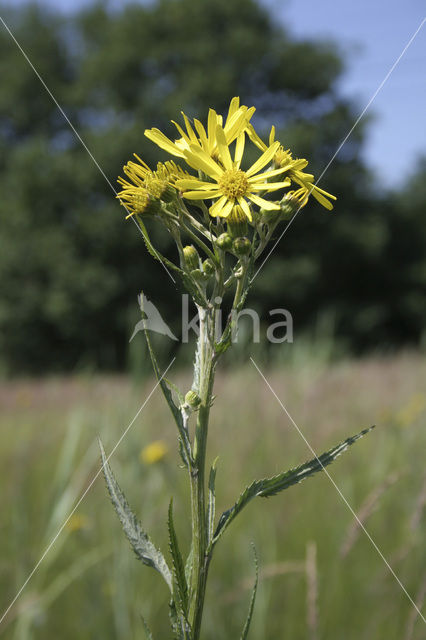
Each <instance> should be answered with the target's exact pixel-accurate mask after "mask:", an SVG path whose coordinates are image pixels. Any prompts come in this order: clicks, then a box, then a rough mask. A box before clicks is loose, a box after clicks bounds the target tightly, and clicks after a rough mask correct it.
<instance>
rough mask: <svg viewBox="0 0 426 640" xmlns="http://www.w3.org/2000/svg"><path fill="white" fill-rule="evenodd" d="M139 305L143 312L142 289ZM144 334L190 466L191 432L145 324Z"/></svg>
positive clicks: (184, 456)
mask: <svg viewBox="0 0 426 640" xmlns="http://www.w3.org/2000/svg"><path fill="white" fill-rule="evenodd" d="M139 306H140V309H141V311H142V313H143V312H144V308H143V291H141V293H140V296H139ZM144 334H145V340H146V344H147V346H148V351H149V356H150V358H151V363H152V368H153V369H154V373H155V377H156V378H157V380H158V381H159V385H160V388H161V391H162V392H163V395H164V397H165V399H166V402H167V404H168V405H169V408H170V411H171V413H172V415H173V418H174V420H175V422H176V426H177V428H178V431H179V444H180V446H179V452H180V455H181V458H182V460H183V463H184V465H185V466H186V467H188V468H190V466H191V465H192V462H193V459H192V449H191V443H190V440H189V434H188V431H187V429H186V427H185V424H184V421H183V416H182V413H181V411H180V409H179V407H178V406H177V405H176V404H175V402H174V400H173V396H172V392H171V391H170V389H169V386H168V385H169V384H170V383H168V382H167V381H166V380H165V379H164V378H162V377H161V372H160V368H159V366H158V363H157V358H156V356H155V353H154V349H153V347H152V343H151V338H150V337H149V332H148V331H147V330H146V328H145V325H144ZM173 388H174V390H175V391H176V390H177V387H173ZM180 396H182V394H181V393H180V392H178V397H180Z"/></svg>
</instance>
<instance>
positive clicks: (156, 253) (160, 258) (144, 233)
mask: <svg viewBox="0 0 426 640" xmlns="http://www.w3.org/2000/svg"><path fill="white" fill-rule="evenodd" d="M138 224H139V228H140V230H141V233H142V236H143V239H144V242H145V246H146V248H147V250H148V253H150V254H151V256H152V257H153V258H155V259H156V260H158V261H159V262H163V263H164V264H166V265H167V266H168V267H170V269H173V271H176V272H177V273H179V274H182V273H183V271H182V269H180V268H179V267H177V266H176V265H175V264H174V263H173V262H171V261H170V260H168V259H167V258H166V257H165V256H163V255H162V254H161V253H159V251H157V249H155V247H154V245H153V244H152V242H151V240H150V239H149V235H148V231H147V230H146V227H145V225H144V223H143V222H142V219H141V217H140V216H138Z"/></svg>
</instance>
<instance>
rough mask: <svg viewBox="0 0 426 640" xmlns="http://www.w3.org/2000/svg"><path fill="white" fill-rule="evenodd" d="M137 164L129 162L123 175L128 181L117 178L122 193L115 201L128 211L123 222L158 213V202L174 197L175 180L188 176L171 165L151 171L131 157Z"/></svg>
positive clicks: (167, 163) (177, 167)
mask: <svg viewBox="0 0 426 640" xmlns="http://www.w3.org/2000/svg"><path fill="white" fill-rule="evenodd" d="M134 156H135V158H136V159H137V160H138V162H137V163H136V162H133V161H131V160H130V161H129V162H128V163H127V164H126V165H124V167H123V171H124V173H125V174H126V176H127V177H128V178H129V180H126V179H125V178H122V177H119V178H118V183H119V184H120V185H121V187H122V190H121V191H120V192H119V193H118V195H117V197H118V198H119V199H120V201H121V203H122V204H123V205H124V206H125V207H126V209H127V210H128V215H127V216H126V218H130V216H132V215H135V214H153V213H155V212H156V211H157V210H158V201H159V200H163V201H165V202H167V201H169V200H171V199H172V198H173V197H174V195H175V194H176V189H175V184H176V181H177V180H181V179H182V178H188V177H190V175H189V173H187V172H186V171H184V170H183V169H182V168H181V167H179V166H178V165H177V164H175V163H174V162H173V161H171V160H168V161H167V162H164V163H163V162H159V163H158V164H157V169H156V170H155V171H151V169H150V168H149V167H148V165H147V164H146V163H145V162H144V161H143V160H141V158H139V156H138V155H136V153H135V154H134Z"/></svg>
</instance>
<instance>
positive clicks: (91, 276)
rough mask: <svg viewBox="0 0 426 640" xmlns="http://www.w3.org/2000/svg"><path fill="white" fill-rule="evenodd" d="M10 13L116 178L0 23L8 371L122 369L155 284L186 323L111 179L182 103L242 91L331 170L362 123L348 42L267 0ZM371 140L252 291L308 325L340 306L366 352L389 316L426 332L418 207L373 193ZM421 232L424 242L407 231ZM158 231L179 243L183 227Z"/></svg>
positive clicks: (148, 154)
mask: <svg viewBox="0 0 426 640" xmlns="http://www.w3.org/2000/svg"><path fill="white" fill-rule="evenodd" d="M3 15H4V16H5V19H6V22H8V23H9V25H10V27H11V29H12V31H13V32H14V34H15V36H16V38H17V40H18V42H19V43H20V44H21V45H22V47H23V49H24V50H25V51H26V53H27V54H28V56H29V58H30V59H31V61H32V63H33V64H34V66H35V67H36V69H37V70H38V71H39V73H40V74H41V76H42V77H43V79H44V80H45V81H46V83H47V85H48V87H49V89H50V90H51V92H52V94H53V95H54V96H55V98H56V99H57V100H58V102H59V103H60V104H61V106H62V107H63V108H64V110H65V112H66V113H67V115H68V116H69V118H70V120H71V121H72V123H73V124H74V126H75V128H76V129H77V131H78V132H79V134H80V135H81V137H82V138H83V140H84V142H85V144H86V145H87V147H88V148H89V149H90V151H91V153H92V154H93V156H94V158H95V159H96V162H97V163H99V166H100V167H101V168H102V171H103V172H104V173H105V176H106V178H107V179H108V180H109V181H110V183H111V184H110V185H109V184H108V182H107V181H106V180H105V178H104V177H103V176H102V175H101V173H100V172H99V170H98V168H97V167H96V166H95V164H94V162H93V161H92V159H91V158H90V156H89V154H88V153H87V151H86V150H85V149H84V148H83V146H82V144H81V142H80V141H79V140H78V139H77V137H76V136H75V134H74V133H73V131H72V130H71V129H70V127H69V125H68V123H67V122H66V120H65V119H64V117H63V115H62V114H61V113H60V111H59V110H58V108H57V107H56V105H55V104H54V102H53V101H52V99H51V97H50V96H49V95H48V93H47V92H46V91H45V89H44V88H43V87H42V85H41V84H40V81H39V80H38V78H37V77H36V75H35V73H34V71H33V70H32V69H31V67H30V66H29V65H28V63H27V61H26V60H25V59H24V57H23V56H22V54H21V52H20V51H19V50H18V48H17V47H16V45H15V44H14V42H13V41H12V39H11V38H10V35H9V34H8V33H7V32H6V31H5V30H4V29H3V30H2V31H0V54H1V55H0V72H1V77H2V79H3V80H4V81H3V82H2V84H1V86H0V150H1V153H0V189H1V194H2V197H1V205H0V207H1V209H0V210H1V228H0V242H1V252H0V282H1V291H2V295H1V298H0V354H1V355H0V359H1V364H2V366H3V368H4V369H5V370H6V371H9V372H20V371H46V370H60V369H72V368H75V367H79V366H84V365H93V366H100V367H104V368H117V367H118V368H121V367H123V366H125V364H126V358H127V343H128V339H129V336H130V335H131V332H132V326H133V323H134V321H135V320H136V319H137V305H136V295H137V293H138V292H139V290H140V289H141V288H142V286H143V288H144V290H145V291H146V293H147V294H148V296H149V297H153V298H154V297H155V300H156V302H158V306H159V308H160V309H161V312H162V314H163V315H164V317H165V318H166V319H167V320H168V321H169V322H170V324H171V325H172V327H173V323H174V322H175V329H176V332H177V333H179V320H180V318H177V317H176V318H175V317H174V316H175V315H176V308H179V307H178V302H179V293H180V292H179V290H178V288H177V287H176V286H174V285H173V283H172V282H171V281H170V280H169V278H168V276H167V274H166V273H165V271H164V270H163V269H162V267H161V266H160V265H159V264H158V263H156V264H154V263H153V261H152V259H151V258H150V256H148V254H147V253H146V251H145V249H144V246H143V243H142V241H141V238H140V236H139V234H138V231H137V229H136V227H135V226H134V225H133V224H132V222H131V221H130V222H129V221H127V222H126V221H125V220H124V210H122V209H121V208H120V205H119V204H118V202H117V201H116V200H115V197H114V193H113V190H112V189H111V185H112V186H113V187H114V188H115V186H116V182H115V181H116V176H117V174H118V173H119V172H120V170H121V167H122V165H123V164H124V163H125V162H126V161H127V160H128V159H130V158H131V155H132V153H133V152H134V151H136V152H138V153H139V154H140V155H142V156H143V157H144V159H145V160H146V161H147V162H148V163H154V162H156V161H157V160H159V159H161V157H159V156H157V149H156V148H155V146H154V145H152V144H151V143H150V142H149V141H148V140H147V139H146V138H144V136H143V131H144V129H145V128H146V127H151V126H158V127H160V128H162V129H163V130H165V132H166V133H167V132H168V133H170V134H171V133H172V129H171V125H170V122H169V120H170V118H171V117H175V114H176V112H179V110H180V109H182V110H184V111H185V112H187V113H188V114H192V115H198V116H199V115H201V116H202V117H203V114H206V112H207V109H208V107H209V106H214V107H215V108H216V109H217V110H219V111H222V110H225V108H226V107H227V105H228V103H229V100H230V98H231V97H232V96H234V95H240V96H241V99H242V101H243V102H244V103H246V104H255V105H256V106H257V107H258V108H259V111H260V110H261V112H262V114H266V115H267V117H268V118H269V117H270V118H271V119H272V118H273V119H274V120H275V121H278V122H280V126H282V132H281V133H282V136H281V137H282V139H283V141H284V143H285V145H286V146H287V145H288V146H291V147H292V149H294V152H295V153H296V155H303V156H306V157H308V158H312V163H311V164H312V167H313V169H314V170H315V171H316V172H317V174H318V173H319V172H321V170H322V169H323V168H324V167H325V165H326V164H327V162H328V161H329V159H330V158H331V156H332V155H333V153H334V152H335V150H336V148H337V146H338V144H339V143H340V141H341V140H342V138H343V137H344V135H345V134H346V133H347V131H348V129H349V128H350V126H351V125H352V123H353V120H354V109H353V106H352V105H350V104H347V103H345V102H344V101H342V99H340V98H339V97H338V95H337V94H336V91H335V81H336V80H337V78H338V77H339V75H340V74H341V73H342V71H343V65H342V60H341V57H340V54H339V52H338V50H337V49H336V47H334V46H332V45H331V44H329V43H324V42H311V41H295V40H294V39H293V38H292V37H290V35H289V34H288V33H287V32H286V30H285V29H284V28H282V27H281V26H277V24H276V23H275V21H274V19H273V16H271V15H269V14H268V12H267V11H266V10H265V9H264V8H263V7H262V6H261V4H260V3H259V2H257V1H256V0H235V1H234V2H229V1H228V0H200V1H199V2H193V1H192V0H158V1H157V2H155V3H151V4H149V5H146V6H145V5H144V6H142V5H126V6H124V7H123V8H122V9H121V10H119V11H117V12H109V11H107V9H106V8H105V6H104V5H103V4H102V3H100V4H97V5H95V6H91V7H90V8H88V9H86V10H84V11H80V12H78V13H76V14H75V15H74V16H73V17H72V18H69V19H67V20H65V19H64V18H61V17H59V16H58V15H56V14H54V13H51V12H48V11H47V10H43V9H40V8H35V7H33V6H28V7H26V8H23V9H20V10H15V11H10V10H9V12H6V13H3ZM263 124H264V125H265V131H266V130H267V128H268V122H267V121H265V122H264V123H263V122H260V123H259V121H256V126H257V127H258V128H259V125H260V126H262V125H263ZM362 139H363V129H362V127H359V128H358V129H357V130H356V132H354V134H353V136H352V137H351V139H350V141H349V142H348V143H347V144H346V145H345V147H344V148H343V149H342V151H341V153H340V154H339V156H338V158H337V159H336V161H335V162H334V163H333V165H332V167H331V168H330V170H329V171H328V172H327V174H326V176H325V178H324V180H323V186H325V187H326V188H327V189H328V190H329V191H331V192H333V193H335V194H336V195H338V197H339V200H338V204H337V207H336V211H335V212H334V213H331V214H329V213H325V212H324V211H321V210H320V209H316V208H315V207H312V208H311V209H310V210H306V211H303V212H301V213H300V214H299V216H298V219H297V220H296V221H295V222H294V224H293V225H292V229H291V231H290V230H289V232H288V234H286V236H285V238H283V240H282V241H281V242H280V244H279V246H278V247H277V248H276V250H275V251H274V253H273V255H272V256H271V258H270V260H269V261H268V263H267V264H266V265H265V267H264V269H262V271H261V274H260V275H259V285H258V287H256V289H257V291H258V297H257V299H256V300H255V301H254V302H255V303H256V304H257V305H258V307H259V308H260V309H261V310H263V312H266V311H267V309H269V308H271V306H272V307H273V306H286V307H287V308H288V309H290V310H291V311H292V313H293V314H294V316H295V326H296V330H298V329H303V328H304V327H306V326H309V324H312V322H313V321H315V317H316V316H317V315H318V314H321V313H323V312H328V311H329V310H333V312H334V313H335V316H336V322H337V326H338V327H339V331H340V332H341V334H342V335H343V336H344V337H346V338H348V340H350V341H351V343H352V344H353V345H354V346H355V347H356V348H363V347H364V346H366V345H367V346H372V345H375V344H376V343H377V342H378V341H379V340H380V337H381V335H382V333H381V332H382V331H383V330H384V329H385V328H386V332H385V336H386V339H387V340H388V341H389V342H396V341H398V342H402V341H406V340H407V339H408V338H410V339H413V340H416V339H419V336H420V333H421V329H422V325H421V321H420V315H421V312H422V304H424V303H422V302H421V286H422V285H423V284H424V277H425V276H424V271H425V266H424V265H425V257H424V251H423V250H422V246H421V242H420V236H419V235H418V234H417V230H416V225H418V224H423V229H424V223H423V222H422V220H420V219H419V218H420V215H419V213H418V212H419V211H420V209H421V204H415V203H414V201H412V200H410V197H406V196H402V203H400V201H399V200H398V198H395V197H392V198H390V197H386V198H384V197H379V196H376V195H375V194H374V185H373V183H372V180H371V178H370V177H369V175H368V173H367V172H366V170H365V168H364V167H363V164H362V162H361V160H360V156H359V152H360V148H361V145H362ZM419 182H420V183H421V177H420V178H419ZM407 193H408V194H411V188H410V189H408V192H407ZM410 202H411V203H412V204H410ZM423 202H424V196H423ZM416 207H417V208H416ZM407 208H408V209H409V211H408V210H407ZM401 228H403V231H401ZM411 237H412V238H413V242H414V245H415V247H417V248H418V249H417V250H416V252H415V255H414V254H412V253H411V254H410V252H409V251H407V245H406V244H404V243H409V242H410V238H411ZM157 242H158V245H159V248H160V249H161V250H162V252H163V253H165V254H167V252H168V251H170V250H171V244H170V243H169V241H168V238H164V237H158V238H157ZM423 246H424V243H423ZM396 255H397V256H398V261H399V262H398V266H397V267H396V266H395V256H396ZM422 265H423V266H422ZM392 266H393V274H391V272H390V271H389V269H390V268H391V267H392ZM395 270H397V271H398V272H399V273H398V277H395V276H396V274H395ZM403 274H404V275H403ZM422 274H423V275H422ZM389 282H391V284H392V287H391V288H388V289H386V287H387V286H388V284H389ZM402 299H404V301H405V302H404V305H403V307H400V306H399V303H398V301H399V300H402ZM395 307H398V309H399V310H400V311H401V309H403V311H401V314H402V313H403V314H404V323H403V325H401V323H400V318H399V317H398V318H396V317H395V315H394V314H395ZM407 314H408V315H407Z"/></svg>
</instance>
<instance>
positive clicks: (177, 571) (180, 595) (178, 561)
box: [167, 498, 188, 618]
mask: <svg viewBox="0 0 426 640" xmlns="http://www.w3.org/2000/svg"><path fill="white" fill-rule="evenodd" d="M167 525H168V529H169V546H170V553H171V555H172V560H173V577H174V582H175V584H176V590H177V593H175V594H174V597H175V600H177V601H178V604H179V608H180V610H181V612H182V614H183V615H184V617H185V618H186V615H187V611H188V585H187V582H186V577H185V567H184V564H183V559H182V554H181V552H180V549H179V544H178V540H177V536H176V531H175V527H174V524H173V498H171V500H170V504H169V514H168V521H167Z"/></svg>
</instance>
